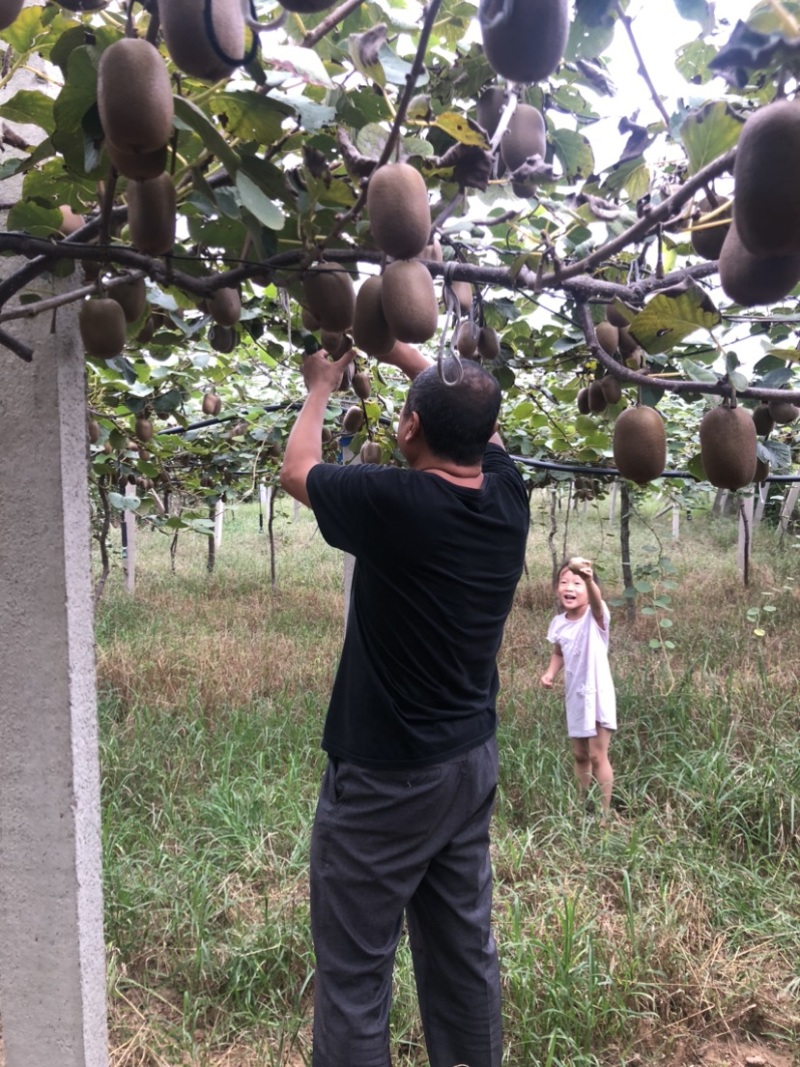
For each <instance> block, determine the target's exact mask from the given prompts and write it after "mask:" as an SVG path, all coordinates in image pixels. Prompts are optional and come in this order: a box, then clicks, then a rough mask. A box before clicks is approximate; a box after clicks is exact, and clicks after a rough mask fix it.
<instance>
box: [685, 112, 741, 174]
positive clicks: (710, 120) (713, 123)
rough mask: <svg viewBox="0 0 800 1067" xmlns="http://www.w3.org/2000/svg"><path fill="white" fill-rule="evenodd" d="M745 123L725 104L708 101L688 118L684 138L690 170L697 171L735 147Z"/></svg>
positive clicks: (693, 172)
mask: <svg viewBox="0 0 800 1067" xmlns="http://www.w3.org/2000/svg"><path fill="white" fill-rule="evenodd" d="M743 125H744V123H743V121H742V119H741V118H740V117H739V116H738V115H737V114H736V113H735V112H734V111H733V109H732V108H731V107H730V106H729V105H728V104H725V103H722V102H721V101H718V102H716V103H709V104H706V105H705V106H704V107H701V108H700V109H699V110H698V111H695V112H693V113H692V114H691V115H689V116H688V118H686V119H685V121H684V123H683V125H682V126H681V130H680V133H681V140H682V141H683V147H684V148H685V149H686V155H687V156H688V157H689V173H690V174H695V173H696V172H697V171H698V170H701V169H702V168H703V167H705V166H706V164H707V163H711V162H712V160H714V159H716V158H717V156H721V155H723V153H725V152H727V151H728V149H729V148H733V146H734V145H735V144H736V142H737V141H738V140H739V135H740V134H741V132H742V126H743Z"/></svg>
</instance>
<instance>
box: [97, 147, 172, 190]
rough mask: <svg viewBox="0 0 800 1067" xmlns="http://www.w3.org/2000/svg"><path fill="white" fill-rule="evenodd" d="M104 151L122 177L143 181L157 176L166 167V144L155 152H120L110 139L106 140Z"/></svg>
mask: <svg viewBox="0 0 800 1067" xmlns="http://www.w3.org/2000/svg"><path fill="white" fill-rule="evenodd" d="M105 147H106V152H107V154H108V159H109V162H110V163H111V165H112V166H113V167H114V168H115V170H117V172H118V173H119V174H121V175H122V176H123V178H130V179H131V181H139V182H143V181H145V180H146V179H147V178H157V177H158V176H159V175H160V174H163V173H164V171H165V170H166V169H167V146H166V145H164V146H163V147H162V148H157V149H156V150H155V152H120V150H119V149H118V148H115V147H114V145H113V144H112V143H111V142H110V141H106V145H105Z"/></svg>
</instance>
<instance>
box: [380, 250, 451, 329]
mask: <svg viewBox="0 0 800 1067" xmlns="http://www.w3.org/2000/svg"><path fill="white" fill-rule="evenodd" d="M381 308H382V309H383V314H384V317H385V319H386V322H387V323H388V326H389V329H390V330H391V331H392V333H393V334H394V336H395V337H396V338H397V340H398V341H406V342H408V343H409V344H420V343H421V342H423V341H429V340H430V339H431V337H433V335H434V334H435V333H436V327H437V326H438V323H439V302H438V300H437V298H436V290H435V289H434V286H433V278H431V275H430V272H429V271H428V268H427V267H426V266H425V264H424V263H423V262H422V261H421V260H419V259H396V260H395V261H394V262H393V263H390V264H389V266H388V267H387V268H386V270H384V272H383V275H382V284H381Z"/></svg>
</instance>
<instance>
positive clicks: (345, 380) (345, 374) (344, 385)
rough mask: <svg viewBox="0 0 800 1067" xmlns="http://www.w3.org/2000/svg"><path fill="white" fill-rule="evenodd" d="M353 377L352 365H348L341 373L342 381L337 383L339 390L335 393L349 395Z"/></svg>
mask: <svg viewBox="0 0 800 1067" xmlns="http://www.w3.org/2000/svg"><path fill="white" fill-rule="evenodd" d="M354 376H355V369H354V367H353V364H352V363H348V364H347V366H346V367H345V368H344V370H343V371H342V380H341V381H340V382H339V388H338V389H337V390H336V392H339V393H349V392H350V388H351V386H352V384H353V377H354Z"/></svg>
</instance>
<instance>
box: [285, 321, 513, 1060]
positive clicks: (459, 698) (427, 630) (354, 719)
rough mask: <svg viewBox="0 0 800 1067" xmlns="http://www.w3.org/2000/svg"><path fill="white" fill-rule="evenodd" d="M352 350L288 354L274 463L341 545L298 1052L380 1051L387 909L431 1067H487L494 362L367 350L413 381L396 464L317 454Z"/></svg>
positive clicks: (509, 484)
mask: <svg viewBox="0 0 800 1067" xmlns="http://www.w3.org/2000/svg"><path fill="white" fill-rule="evenodd" d="M352 358H353V353H352V352H351V353H348V355H347V356H344V357H343V358H342V359H340V360H338V361H336V362H332V361H330V360H328V359H327V358H326V357H325V355H324V353H316V354H315V355H313V356H308V357H306V359H305V360H304V362H303V375H304V378H305V381H306V385H307V387H308V397H307V399H306V402H305V404H304V406H303V409H302V411H301V412H300V415H299V416H298V418H297V421H296V423H295V426H294V428H293V430H292V433H291V435H290V437H289V441H288V444H287V446H286V454H285V457H284V464H283V469H282V472H281V484H282V485H283V487H284V488H285V489H286V491H287V492H288V493H290V494H291V495H292V496H293V497H295V498H296V499H298V500H300V501H302V502H303V503H306V504H309V505H310V506H311V507H312V508H313V510H314V513H315V515H316V518H317V521H318V523H319V527H320V530H321V532H322V534H323V536H324V538H325V539H326V541H328V542H329V543H330V544H332V545H334V546H335V547H337V548H340V549H342V550H343V551H345V552H350V553H352V554H353V555H354V556H355V558H356V564H355V570H354V575H353V585H352V593H351V602H350V610H349V613H348V623H347V632H346V635H345V641H344V647H343V650H342V655H341V661H340V663H339V668H338V670H337V673H336V679H335V682H334V686H333V692H332V695H331V700H330V704H329V708H328V714H327V717H326V721H325V727H324V733H323V740H322V747H323V748H324V749H325V751H326V752H327V754H328V765H327V768H326V772H325V777H324V779H323V783H322V787H321V790H320V797H319V802H318V805H317V813H316V817H315V822H314V830H313V834H312V841H311V925H312V933H313V937H314V948H315V953H316V973H315V991H314V1051H313V1067H389V1065H390V1057H389V1008H390V1004H391V991H392V970H393V964H394V956H395V951H396V948H397V944H398V941H399V939H400V935H401V932H402V925H403V917H404V915H405V918H406V922H407V925H408V934H409V942H410V946H411V952H412V957H413V961H414V973H415V977H416V982H417V992H418V996H419V1003H420V1012H421V1016H422V1023H423V1029H424V1032H425V1041H426V1045H427V1048H428V1056H429V1059H430V1063H431V1067H454V1065H455V1064H468V1065H469V1067H499V1065H500V1060H501V1052H502V1035H501V1028H500V981H499V969H498V962H497V951H496V947H495V943H494V939H493V936H492V932H491V863H490V859H489V822H490V818H491V812H492V807H493V804H494V795H495V790H496V785H497V748H496V740H495V734H496V708H495V702H496V696H497V690H498V676H497V664H496V658H497V652H498V649H499V647H500V643H501V641H502V636H503V627H504V625H505V621H506V618H507V616H508V612H509V610H510V608H511V603H512V600H513V596H514V590H515V588H516V585H517V582H518V580H519V577H520V574H521V571H522V565H523V560H524V554H525V545H526V540H527V531H528V501H527V496H526V493H525V490H524V486H523V483H522V479H521V477H520V475H519V473H518V472H517V470H516V467H515V466H514V463H513V462H512V461H511V460H510V459H509V457H508V456H507V454H506V452H505V449H504V448H503V446H502V442H501V440H500V438H499V436H498V435H497V433H496V420H497V416H498V412H499V406H500V390H499V387H498V385H497V382H496V380H495V379H494V377H493V376H492V375H490V374H488V373H487V372H486V371H484V370H483V369H482V368H481V367H480V366H479V365H478V364H476V363H472V362H469V361H468V362H465V364H464V367H463V377H462V379H461V380H460V381H459V382H458V383H457V384H455V385H450V384H448V382H449V381H452V380H453V377H454V372H455V371H456V370H457V367H456V366H455V365H454V364H453V363H452V361H451V363H450V365H449V366H447V365H446V366H445V371H446V373H445V375H444V377H442V376H440V374H439V372H438V369H437V368H436V367H435V366H432V365H430V364H429V362H428V360H427V359H425V357H424V356H422V354H421V353H420V352H418V351H417V350H416V349H415V348H412V347H411V346H409V345H405V344H402V343H400V342H398V343H397V344H396V345H395V347H394V349H393V350H392V352H391V353H390V354H389V356H387V357H385V359H384V361H385V362H390V363H393V364H395V365H396V366H398V367H399V368H400V369H401V370H403V371H404V372H405V373H406V374H407V375H408V377H409V378H411V379H412V385H411V388H410V389H409V393H408V397H407V400H406V403H405V406H404V407H403V410H402V412H401V414H400V421H399V426H398V432H397V441H398V447H399V448H400V451H401V452H402V454H403V456H404V457H405V459H406V460H407V462H408V469H401V468H398V467H394V466H379V465H372V464H355V465H351V466H336V465H332V464H324V463H322V455H321V430H322V422H323V419H324V415H325V410H326V407H327V404H328V401H329V398H330V395H331V393H332V392H333V391H334V389H336V388H337V386H338V383H339V382H340V381H341V376H342V371H343V368H344V367H345V366H346V365H347V363H349V362H350V360H351V359H352ZM445 379H446V380H445Z"/></svg>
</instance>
